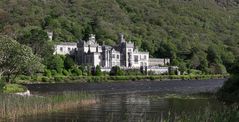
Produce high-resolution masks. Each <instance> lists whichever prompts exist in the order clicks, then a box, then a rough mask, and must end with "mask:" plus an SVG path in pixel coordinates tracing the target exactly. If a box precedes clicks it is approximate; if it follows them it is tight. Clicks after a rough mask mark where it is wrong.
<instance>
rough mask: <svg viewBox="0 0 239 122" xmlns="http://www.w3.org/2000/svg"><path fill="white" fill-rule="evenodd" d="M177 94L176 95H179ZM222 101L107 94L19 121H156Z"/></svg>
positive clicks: (211, 107)
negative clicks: (86, 103) (88, 102)
mask: <svg viewBox="0 0 239 122" xmlns="http://www.w3.org/2000/svg"><path fill="white" fill-rule="evenodd" d="M178 96H179V98H178ZM220 106H221V103H219V102H217V101H216V100H215V99H212V98H210V99H208V98H205V97H203V98H201V97H195V96H190V97H185V96H183V97H182V96H181V95H176V96H175V95H173V97H172V95H169V98H168V95H166V96H165V95H162V94H160V95H159V94H152V93H150V94H149V93H148V94H146V93H144V94H130V93H129V94H113V95H112V94H107V95H101V96H100V102H99V103H98V104H94V105H91V106H86V107H79V108H74V109H69V110H64V111H60V112H53V113H50V114H42V115H35V116H26V117H22V118H19V119H17V121H22V122H123V121H127V122H139V121H142V122H145V121H149V122H158V121H161V120H165V119H168V118H170V119H171V120H174V119H175V117H177V116H178V115H182V114H188V115H192V116H193V114H194V113H196V112H197V111H202V112H204V111H205V112H206V111H214V110H215V111H216V110H218V109H220Z"/></svg>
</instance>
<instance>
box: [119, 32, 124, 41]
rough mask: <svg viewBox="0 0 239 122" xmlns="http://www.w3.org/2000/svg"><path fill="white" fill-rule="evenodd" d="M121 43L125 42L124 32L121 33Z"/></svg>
mask: <svg viewBox="0 0 239 122" xmlns="http://www.w3.org/2000/svg"><path fill="white" fill-rule="evenodd" d="M119 35H120V43H125V39H124V34H123V33H120V34H119Z"/></svg>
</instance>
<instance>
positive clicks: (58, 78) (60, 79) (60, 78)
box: [54, 76, 64, 82]
mask: <svg viewBox="0 0 239 122" xmlns="http://www.w3.org/2000/svg"><path fill="white" fill-rule="evenodd" d="M63 79H64V78H63V77H61V76H55V77H54V80H55V81H56V82H61V81H63Z"/></svg>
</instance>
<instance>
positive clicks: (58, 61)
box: [47, 55, 64, 73]
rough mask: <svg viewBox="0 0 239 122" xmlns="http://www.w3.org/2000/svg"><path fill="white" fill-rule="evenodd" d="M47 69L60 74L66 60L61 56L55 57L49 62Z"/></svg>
mask: <svg viewBox="0 0 239 122" xmlns="http://www.w3.org/2000/svg"><path fill="white" fill-rule="evenodd" d="M47 68H48V69H52V70H56V71H57V72H58V73H62V69H63V68H64V60H63V59H62V57H61V56H60V55H54V56H52V57H51V58H50V59H49V61H48V62H47Z"/></svg>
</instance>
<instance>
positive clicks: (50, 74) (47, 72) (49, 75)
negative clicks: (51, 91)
mask: <svg viewBox="0 0 239 122" xmlns="http://www.w3.org/2000/svg"><path fill="white" fill-rule="evenodd" d="M44 76H47V77H49V78H50V77H51V76H52V72H51V71H50V70H48V69H45V71H44Z"/></svg>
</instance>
